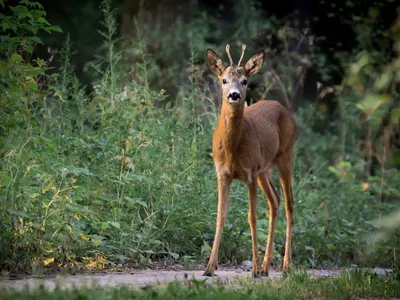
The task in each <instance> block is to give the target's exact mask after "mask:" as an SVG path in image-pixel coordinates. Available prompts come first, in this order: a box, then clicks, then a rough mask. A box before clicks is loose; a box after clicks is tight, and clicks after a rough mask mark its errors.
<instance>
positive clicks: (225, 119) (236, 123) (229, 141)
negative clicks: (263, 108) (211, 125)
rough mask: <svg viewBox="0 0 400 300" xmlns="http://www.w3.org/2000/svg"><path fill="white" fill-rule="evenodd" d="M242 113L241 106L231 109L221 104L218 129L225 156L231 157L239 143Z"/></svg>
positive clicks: (227, 105) (241, 131)
mask: <svg viewBox="0 0 400 300" xmlns="http://www.w3.org/2000/svg"><path fill="white" fill-rule="evenodd" d="M243 112H244V106H243V105H241V106H239V107H232V106H231V105H229V104H225V103H223V104H222V108H221V115H220V118H219V121H218V129H219V135H220V137H221V142H222V145H223V148H224V149H225V151H226V153H227V154H230V155H232V154H233V153H234V152H235V150H236V148H237V146H238V145H239V143H240V140H241V137H242V133H243V123H244V116H243Z"/></svg>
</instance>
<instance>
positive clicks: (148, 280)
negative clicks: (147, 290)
mask: <svg viewBox="0 0 400 300" xmlns="http://www.w3.org/2000/svg"><path fill="white" fill-rule="evenodd" d="M371 271H373V272H375V273H376V274H378V275H383V274H385V273H386V272H391V270H387V269H380V268H375V269H371ZM308 272H309V274H310V275H311V276H316V277H327V276H329V277H332V276H338V275H339V274H340V272H341V270H309V271H308ZM202 274H203V271H200V270H181V271H173V270H170V271H166V270H137V271H133V272H130V273H115V274H114V273H111V274H96V275H63V276H54V277H46V278H23V279H17V280H10V279H6V280H1V281H0V289H2V288H6V289H9V288H11V289H18V290H20V289H23V288H25V287H29V288H33V287H39V286H44V287H45V288H47V289H49V290H53V289H55V288H56V286H61V288H63V289H66V288H72V287H77V288H82V287H90V286H93V285H95V286H102V287H106V286H107V287H115V286H121V285H127V286H131V287H142V286H146V285H153V284H160V283H166V282H171V281H176V280H178V281H184V280H187V279H189V280H190V279H192V278H196V279H197V280H204V279H207V280H209V281H211V280H216V279H217V278H218V280H222V281H224V282H227V283H229V282H233V281H235V280H237V279H239V278H251V277H250V276H251V273H250V272H248V271H247V270H243V269H240V268H235V267H230V268H228V267H220V268H219V269H218V271H217V272H216V274H217V277H214V279H213V278H209V277H203V276H202ZM281 276H282V272H277V271H271V272H270V276H269V278H270V279H277V278H280V277H281ZM185 278H187V279H185ZM261 280H264V279H261Z"/></svg>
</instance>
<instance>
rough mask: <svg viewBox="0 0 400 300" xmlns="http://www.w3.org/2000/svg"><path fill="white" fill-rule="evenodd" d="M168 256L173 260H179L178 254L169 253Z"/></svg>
mask: <svg viewBox="0 0 400 300" xmlns="http://www.w3.org/2000/svg"><path fill="white" fill-rule="evenodd" d="M168 254H169V255H171V256H172V257H173V258H174V259H178V258H179V254H178V253H175V252H169V253H168Z"/></svg>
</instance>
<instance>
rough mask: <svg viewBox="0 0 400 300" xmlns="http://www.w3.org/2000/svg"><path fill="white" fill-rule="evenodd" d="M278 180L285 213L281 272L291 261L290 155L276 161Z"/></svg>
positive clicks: (292, 210) (291, 199)
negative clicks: (284, 239) (283, 253)
mask: <svg viewBox="0 0 400 300" xmlns="http://www.w3.org/2000/svg"><path fill="white" fill-rule="evenodd" d="M277 166H278V170H279V176H280V181H281V185H282V189H283V194H284V196H285V213H286V245H285V257H284V259H283V272H285V273H286V272H288V271H290V267H291V263H292V231H293V223H294V200H293V192H292V157H291V155H283V156H281V157H280V158H279V159H278V162H277Z"/></svg>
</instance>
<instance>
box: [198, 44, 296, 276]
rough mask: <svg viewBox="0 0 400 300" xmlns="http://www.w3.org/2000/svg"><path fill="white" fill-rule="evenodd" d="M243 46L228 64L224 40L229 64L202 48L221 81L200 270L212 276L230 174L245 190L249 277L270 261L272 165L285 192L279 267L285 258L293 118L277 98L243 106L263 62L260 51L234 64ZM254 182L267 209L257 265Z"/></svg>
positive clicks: (274, 206)
mask: <svg viewBox="0 0 400 300" xmlns="http://www.w3.org/2000/svg"><path fill="white" fill-rule="evenodd" d="M245 49H246V46H245V45H243V46H242V55H241V57H240V60H239V62H238V64H237V65H236V64H234V63H233V61H232V57H231V55H230V52H229V45H226V53H227V55H228V58H229V61H230V66H228V67H225V65H224V63H223V62H222V59H221V58H220V57H219V56H218V54H216V53H215V52H214V51H213V50H211V49H208V50H207V64H208V67H209V68H210V69H211V71H212V72H214V73H215V74H216V75H217V76H218V78H219V80H220V82H221V84H222V108H221V115H220V117H219V121H218V123H217V126H216V128H215V131H214V136H213V147H212V148H213V150H212V153H213V157H214V164H215V168H216V172H217V178H218V215H217V228H216V232H215V238H214V244H213V248H212V252H211V256H210V259H209V262H208V265H207V269H206V271H205V272H204V276H212V275H213V273H214V271H215V270H216V268H217V264H218V249H219V244H220V240H221V234H222V228H223V226H224V223H225V219H226V214H227V209H228V198H229V188H230V185H231V183H232V181H233V180H234V179H237V180H240V181H243V182H245V183H246V184H247V186H248V190H249V214H248V221H249V225H250V231H251V240H252V246H253V277H255V278H258V277H259V276H260V273H261V275H264V276H268V269H269V267H270V265H271V262H272V252H273V239H274V232H275V224H276V218H277V215H278V208H279V204H280V199H279V196H278V194H277V192H276V190H275V188H274V186H273V185H272V182H271V169H272V168H273V167H275V166H276V167H277V168H278V171H279V175H280V181H281V185H282V188H283V193H284V197H285V210H286V220H287V227H286V248H285V257H284V262H283V271H284V272H286V271H288V270H289V267H290V264H291V256H292V250H291V240H292V226H293V193H292V181H291V180H292V178H291V177H292V166H291V164H292V150H293V145H294V142H295V136H296V122H295V119H294V118H293V116H292V115H291V112H290V111H289V110H287V109H286V108H285V107H283V106H282V105H281V104H279V102H276V101H267V100H262V101H259V102H257V103H256V104H253V105H251V106H249V107H248V108H246V107H245V99H246V90H247V85H248V81H249V79H250V77H252V76H253V75H254V74H256V73H257V72H258V71H259V70H260V69H261V67H262V65H263V62H264V52H263V51H260V52H258V53H256V54H255V55H254V56H252V57H251V58H250V59H249V60H248V61H247V63H246V64H245V66H244V67H241V66H240V63H241V62H242V59H243V56H244V52H245ZM257 183H258V184H259V186H260V187H261V189H262V190H263V192H264V194H265V195H266V197H267V199H268V205H269V209H270V217H269V233H268V242H267V249H266V252H265V256H264V261H263V264H262V267H261V270H260V267H259V264H258V262H259V259H258V247H257V231H256V222H257V212H256V206H257Z"/></svg>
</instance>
